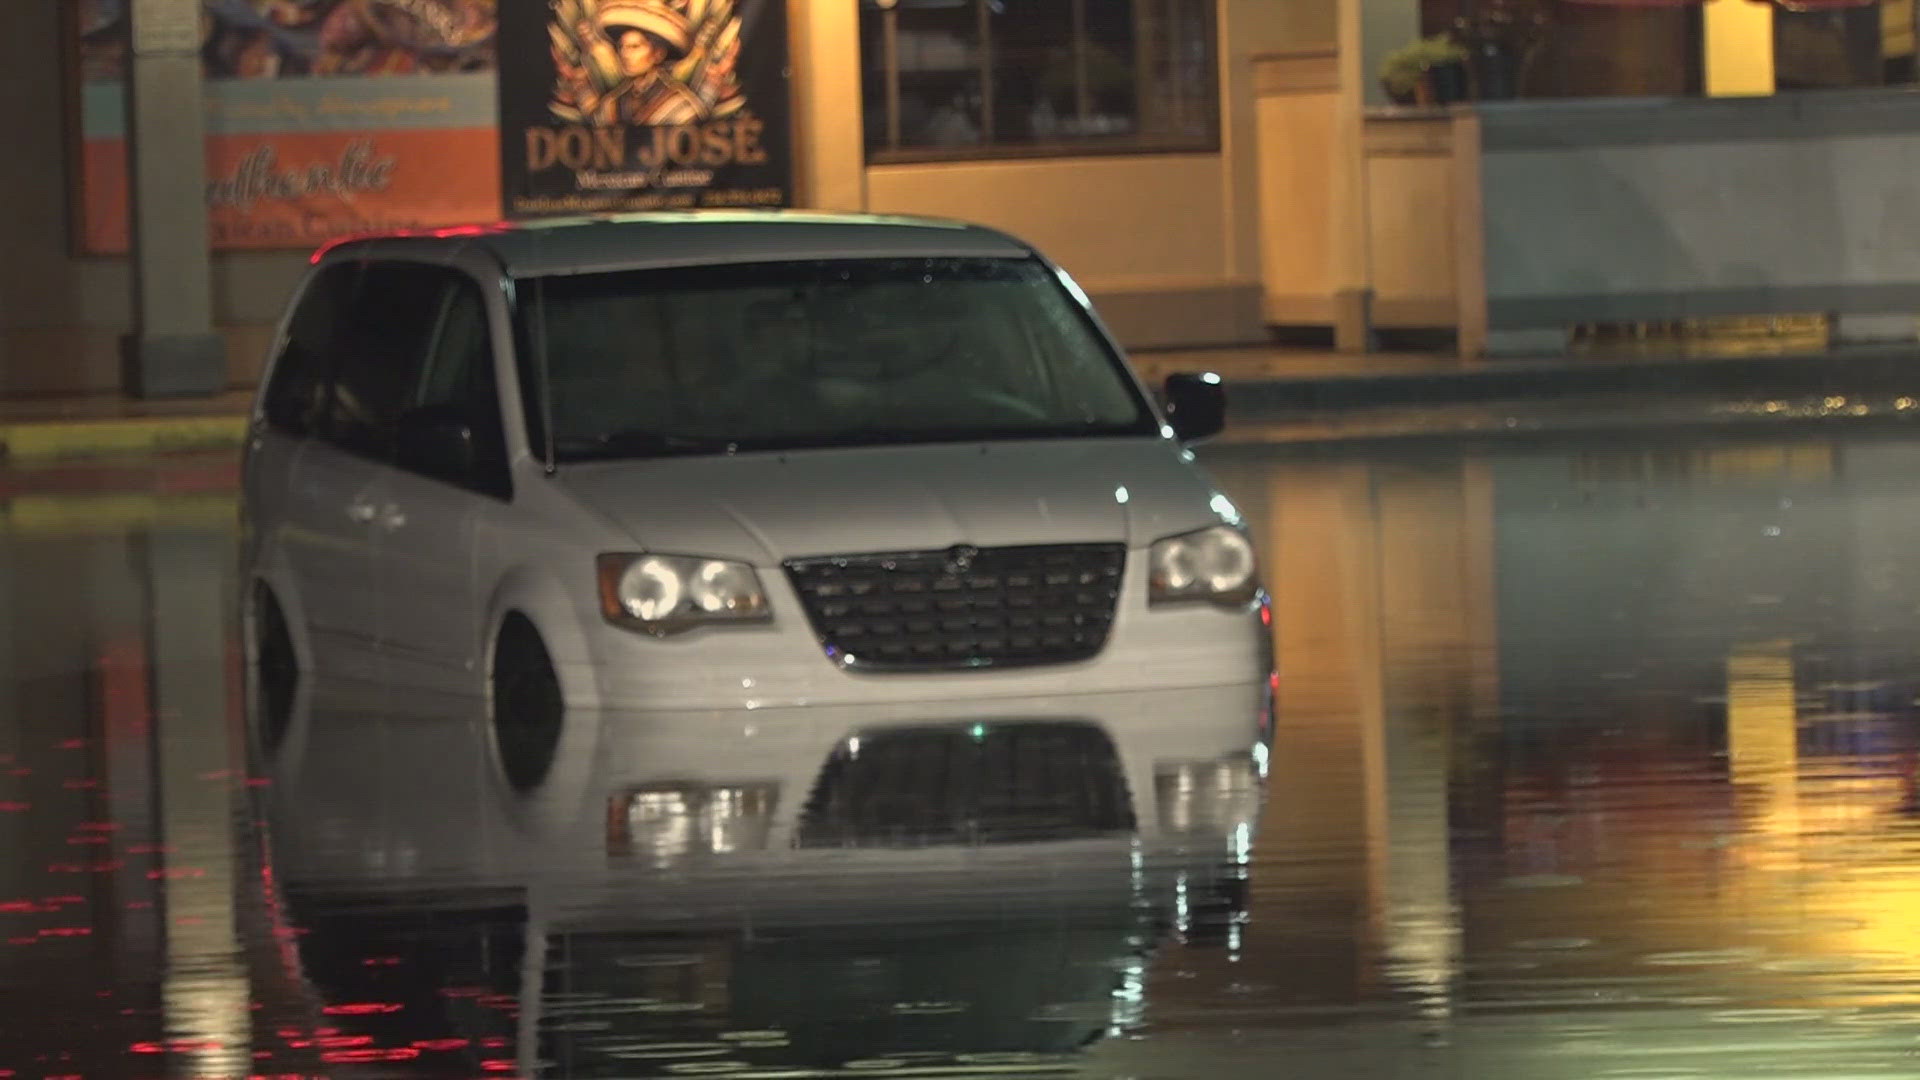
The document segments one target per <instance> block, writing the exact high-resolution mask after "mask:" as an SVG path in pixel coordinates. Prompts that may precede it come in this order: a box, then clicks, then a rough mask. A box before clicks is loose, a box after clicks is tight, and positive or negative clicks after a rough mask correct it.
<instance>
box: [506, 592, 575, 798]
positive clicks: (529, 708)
mask: <svg viewBox="0 0 1920 1080" xmlns="http://www.w3.org/2000/svg"><path fill="white" fill-rule="evenodd" d="M491 689H492V696H493V737H494V744H495V746H496V747H497V748H498V750H499V753H500V769H501V772H503V773H504V774H505V775H506V778H507V783H508V785H509V786H511V787H512V788H513V790H514V791H515V792H518V793H520V794H523V795H524V794H526V793H528V792H531V791H533V790H534V789H536V788H538V787H539V786H540V785H541V783H543V782H544V781H545V780H546V778H547V773H548V772H549V771H551V770H552V768H553V759H554V755H555V753H556V751H558V750H559V748H560V731H561V726H562V724H563V723H564V722H565V719H566V700H565V698H564V697H562V695H561V693H560V676H559V673H558V672H556V671H555V670H554V666H553V657H552V656H551V655H549V654H548V652H547V646H546V643H545V642H543V641H542V640H541V639H540V631H538V630H536V629H535V628H534V625H533V623H532V622H531V621H530V620H528V619H527V617H526V616H524V615H521V614H518V613H515V614H512V615H508V616H507V618H506V621H505V622H503V623H502V624H501V626H500V636H499V637H498V638H496V639H495V642H494V648H493V674H492V686H491Z"/></svg>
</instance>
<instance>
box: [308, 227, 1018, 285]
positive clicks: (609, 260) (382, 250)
mask: <svg viewBox="0 0 1920 1080" xmlns="http://www.w3.org/2000/svg"><path fill="white" fill-rule="evenodd" d="M467 244H473V245H479V246H481V247H483V248H485V249H486V250H488V251H489V252H490V253H491V254H492V255H493V256H494V257H495V258H496V259H498V261H499V262H500V264H501V266H502V267H503V268H504V269H505V270H506V272H507V274H508V275H509V276H512V277H545V276H550V275H560V274H579V273H592V272H599V271H609V270H639V269H648V268H658V267H671V266H703V265H713V264H717V263H754V262H788V261H795V260H804V259H859V258H969V257H971V258H1021V257H1026V256H1030V255H1032V254H1033V250H1032V249H1031V248H1030V247H1028V246H1027V245H1025V244H1022V243H1021V242H1019V241H1018V240H1015V239H1013V238H1012V237H1010V236H1007V235H1006V234H1004V233H1000V232H996V231H994V230H992V229H987V228H983V227H981V226H978V225H969V224H966V223H963V222H955V221H943V220H939V219H935V218H919V217H894V216H886V215H880V214H828V213H814V212H799V211H790V210H780V211H768V210H743V211H712V210H692V211H683V212H677V213H645V214H629V215H617V216H615V215H608V216H600V217H579V218H550V219H545V220H540V221H525V222H501V223H498V224H493V225H467V226H455V227H452V228H445V229H428V230H420V231H407V232H390V233H380V234H374V235H367V236H354V237H348V238H345V239H342V240H336V241H334V242H333V243H331V244H328V245H327V246H325V247H323V248H321V249H320V250H319V251H316V252H315V253H314V256H313V261H314V262H315V263H316V264H318V263H320V262H323V261H327V260H330V259H364V258H370V257H372V258H378V257H389V258H405V257H407V255H408V254H409V253H411V254H414V255H418V254H421V253H422V248H423V247H425V248H429V249H436V250H439V251H445V250H446V249H447V248H448V247H449V246H451V245H467Z"/></svg>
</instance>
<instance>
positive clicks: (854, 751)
mask: <svg viewBox="0 0 1920 1080" xmlns="http://www.w3.org/2000/svg"><path fill="white" fill-rule="evenodd" d="M847 756H848V757H852V758H857V757H859V756H860V736H858V735H855V736H854V737H853V738H851V739H848V740H847Z"/></svg>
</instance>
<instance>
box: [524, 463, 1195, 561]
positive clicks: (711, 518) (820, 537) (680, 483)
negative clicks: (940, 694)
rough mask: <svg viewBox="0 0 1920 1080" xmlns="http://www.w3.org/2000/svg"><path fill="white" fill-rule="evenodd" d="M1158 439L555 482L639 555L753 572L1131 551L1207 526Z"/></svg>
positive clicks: (593, 474)
mask: <svg viewBox="0 0 1920 1080" xmlns="http://www.w3.org/2000/svg"><path fill="white" fill-rule="evenodd" d="M1187 458H1188V455H1185V454H1183V453H1181V452H1180V451H1179V450H1178V449H1177V448H1176V447H1175V445H1174V444H1173V443H1171V442H1167V441H1164V440H1160V439H1141V438H1130V439H1071V440H1068V439H1061V440H1049V441H1029V442H995V443H968V444H943V445H932V446H880V447H861V448H855V449H832V450H798V451H787V452H778V453H775V452H767V453H753V454H737V455H732V456H724V457H723V456H715V457H673V458H650V459H644V460H638V461H621V462H595V463H592V464H584V465H574V466H569V467H567V468H564V469H562V470H561V473H560V477H559V480H560V483H561V484H562V485H563V486H564V487H565V488H567V489H568V490H569V491H571V492H572V493H573V494H574V496H575V497H577V498H578V499H580V500H581V501H582V502H584V503H586V504H587V505H588V506H590V507H592V508H593V509H595V510H597V511H599V512H600V513H602V514H604V515H606V516H607V517H609V518H611V519H612V520H613V521H614V522H616V523H617V524H619V525H620V526H621V527H623V528H624V529H626V530H627V531H628V532H629V533H631V534H632V536H633V538H634V540H635V541H636V542H638V543H639V544H640V545H641V546H642V547H643V548H644V549H645V550H648V551H656V552H660V553H662V554H674V555H710V556H714V557H716V558H728V559H739V560H743V561H746V562H751V563H755V564H757V565H760V566H773V565H776V564H778V563H780V562H782V561H784V560H787V559H793V558H806V557H811V556H822V555H854V554H861V553H867V552H887V551H934V550H943V549H945V548H948V547H952V546H953V545H955V544H972V545H974V546H976V547H1002V546H1011V545H1022V544H1066V543H1112V542H1115V541H1124V542H1125V543H1126V544H1127V545H1128V546H1129V547H1135V548H1137V547H1141V546H1144V545H1146V544H1150V543H1152V542H1153V541H1154V540H1157V539H1159V538H1161V537H1163V536H1169V535H1172V534H1175V533H1179V532H1185V531H1188V530H1191V529H1197V528H1203V527H1205V526H1207V525H1210V524H1213V523H1216V522H1218V521H1220V520H1221V516H1222V515H1221V512H1220V510H1219V509H1216V507H1215V502H1216V499H1217V494H1216V492H1215V490H1214V488H1213V485H1212V484H1211V483H1209V482H1208V481H1207V479H1206V478H1205V476H1204V475H1203V474H1202V473H1201V472H1200V470H1199V469H1198V468H1197V467H1195V466H1194V465H1193V464H1192V463H1191V462H1190V461H1189V460H1187Z"/></svg>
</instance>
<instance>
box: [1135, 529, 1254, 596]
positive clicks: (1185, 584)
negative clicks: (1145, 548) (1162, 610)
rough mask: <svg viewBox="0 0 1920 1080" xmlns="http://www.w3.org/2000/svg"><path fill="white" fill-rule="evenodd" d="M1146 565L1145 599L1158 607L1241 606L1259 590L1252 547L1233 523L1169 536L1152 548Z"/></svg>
mask: <svg viewBox="0 0 1920 1080" xmlns="http://www.w3.org/2000/svg"><path fill="white" fill-rule="evenodd" d="M1147 562H1148V567H1149V575H1150V576H1149V578H1148V581H1147V587H1148V594H1147V595H1148V597H1149V598H1150V599H1151V601H1152V602H1153V603H1156V604H1165V603H1173V602H1175V601H1180V600H1210V601H1212V602H1214V603H1217V604H1243V603H1247V602H1249V601H1251V600H1252V599H1253V598H1254V597H1255V595H1257V594H1258V593H1259V591H1260V580H1259V573H1258V570H1259V567H1258V564H1257V561H1256V560H1255V559H1254V555H1253V543H1252V542H1251V541H1249V540H1248V539H1247V538H1246V535H1245V534H1243V533H1242V532H1241V531H1240V530H1239V529H1236V528H1234V527H1233V526H1231V525H1215V526H1213V527H1211V528H1206V529H1201V530H1200V531H1199V532H1191V533H1186V534H1185V535H1182V536H1170V537H1167V538H1166V539H1165V540H1162V541H1160V542H1158V543H1156V544H1154V545H1153V549H1152V551H1151V552H1149V554H1148V560H1147Z"/></svg>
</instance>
